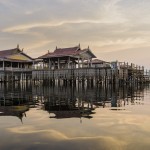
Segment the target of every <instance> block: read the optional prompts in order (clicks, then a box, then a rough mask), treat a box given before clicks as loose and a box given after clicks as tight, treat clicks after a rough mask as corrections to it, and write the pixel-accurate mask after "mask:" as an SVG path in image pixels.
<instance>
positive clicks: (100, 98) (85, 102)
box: [0, 82, 144, 118]
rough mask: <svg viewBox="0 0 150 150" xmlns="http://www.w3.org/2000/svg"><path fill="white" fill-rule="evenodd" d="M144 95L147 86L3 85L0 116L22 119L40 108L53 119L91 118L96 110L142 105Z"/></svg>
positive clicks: (0, 97)
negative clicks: (36, 108) (21, 117)
mask: <svg viewBox="0 0 150 150" xmlns="http://www.w3.org/2000/svg"><path fill="white" fill-rule="evenodd" d="M143 93H144V86H122V87H117V86H115V87H113V86H80V85H79V86H76V87H73V86H51V85H43V84H42V83H41V84H40V86H35V85H32V84H31V83H27V82H24V83H22V84H20V83H15V84H0V112H3V113H1V114H0V116H5V115H6V116H17V117H20V116H24V115H23V114H24V112H25V111H27V110H28V109H29V108H32V107H38V108H40V109H44V110H46V111H47V112H49V113H50V118H72V117H73V118H82V117H84V118H92V117H93V114H94V111H95V109H100V108H111V107H113V108H114V109H116V110H118V109H119V108H122V107H123V108H125V106H126V105H140V104H143V97H144V94H143ZM41 106H42V107H41ZM26 107H27V108H28V109H24V108H26ZM15 108H17V109H15ZM20 108H23V111H22V109H20Z"/></svg>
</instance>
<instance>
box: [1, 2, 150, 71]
mask: <svg viewBox="0 0 150 150" xmlns="http://www.w3.org/2000/svg"><path fill="white" fill-rule="evenodd" d="M79 43H80V45H81V48H82V49H84V48H87V47H88V46H89V47H90V49H91V51H92V52H93V53H94V54H95V55H96V56H97V58H98V59H101V60H105V61H115V60H118V61H121V62H129V63H131V62H133V63H135V64H137V65H143V66H145V68H147V69H150V0H0V50H5V49H11V48H15V47H17V44H19V46H20V48H21V49H22V48H23V49H24V52H25V53H27V54H28V55H30V56H32V57H33V58H36V57H38V56H41V55H43V54H45V53H47V51H48V50H49V51H50V52H51V51H54V50H55V48H56V46H57V47H59V48H63V47H73V46H77V45H78V44H79Z"/></svg>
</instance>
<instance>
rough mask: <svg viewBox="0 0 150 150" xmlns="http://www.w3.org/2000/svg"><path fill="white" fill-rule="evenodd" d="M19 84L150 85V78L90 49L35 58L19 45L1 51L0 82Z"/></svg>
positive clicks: (141, 69) (140, 69)
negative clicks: (23, 82) (101, 58)
mask: <svg viewBox="0 0 150 150" xmlns="http://www.w3.org/2000/svg"><path fill="white" fill-rule="evenodd" d="M15 81H19V82H22V81H30V82H33V83H35V84H40V83H44V84H46V83H50V84H53V85H55V84H58V85H67V84H70V85H76V84H82V85H96V84H102V85H108V84H113V85H114V84H116V85H117V84H119V85H124V84H139V83H145V82H149V81H150V78H149V75H148V74H146V75H145V73H144V67H142V66H137V65H134V64H133V63H131V64H129V63H126V62H118V61H114V62H106V61H102V60H99V59H96V56H95V55H94V54H93V53H92V51H91V50H90V48H89V47H88V48H86V49H81V48H80V45H78V46H75V47H70V48H57V47H56V49H55V50H54V52H51V53H50V52H49V51H48V53H46V54H45V55H43V56H40V57H39V58H37V59H33V58H31V57H30V56H28V55H27V54H25V53H24V52H23V50H20V48H19V46H17V48H14V49H10V50H3V51H0V82H15Z"/></svg>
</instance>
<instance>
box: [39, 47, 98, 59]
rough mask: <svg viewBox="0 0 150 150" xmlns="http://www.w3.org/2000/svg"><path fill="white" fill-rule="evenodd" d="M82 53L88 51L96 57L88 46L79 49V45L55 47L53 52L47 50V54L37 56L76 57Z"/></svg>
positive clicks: (42, 57)
mask: <svg viewBox="0 0 150 150" xmlns="http://www.w3.org/2000/svg"><path fill="white" fill-rule="evenodd" d="M83 53H89V54H90V55H91V57H92V58H96V56H95V55H94V54H93V53H92V52H91V50H90V49H89V48H87V49H84V50H81V49H80V45H79V46H75V47H69V48H57V47H56V49H55V50H54V52H52V53H50V52H48V53H47V54H45V55H43V56H40V57H39V58H41V59H44V58H53V57H65V56H70V57H77V56H80V55H81V54H83Z"/></svg>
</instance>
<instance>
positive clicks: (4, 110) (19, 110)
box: [0, 106, 29, 121]
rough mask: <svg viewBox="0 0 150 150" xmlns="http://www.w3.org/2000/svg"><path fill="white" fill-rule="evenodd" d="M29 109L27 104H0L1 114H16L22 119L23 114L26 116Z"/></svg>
mask: <svg viewBox="0 0 150 150" xmlns="http://www.w3.org/2000/svg"><path fill="white" fill-rule="evenodd" d="M28 110H29V108H28V107H27V106H18V107H16V106H7V107H6V106H5V107H4V106H0V116H16V117H18V118H19V119H20V120H21V121H22V118H23V116H26V113H25V112H26V111H28Z"/></svg>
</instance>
